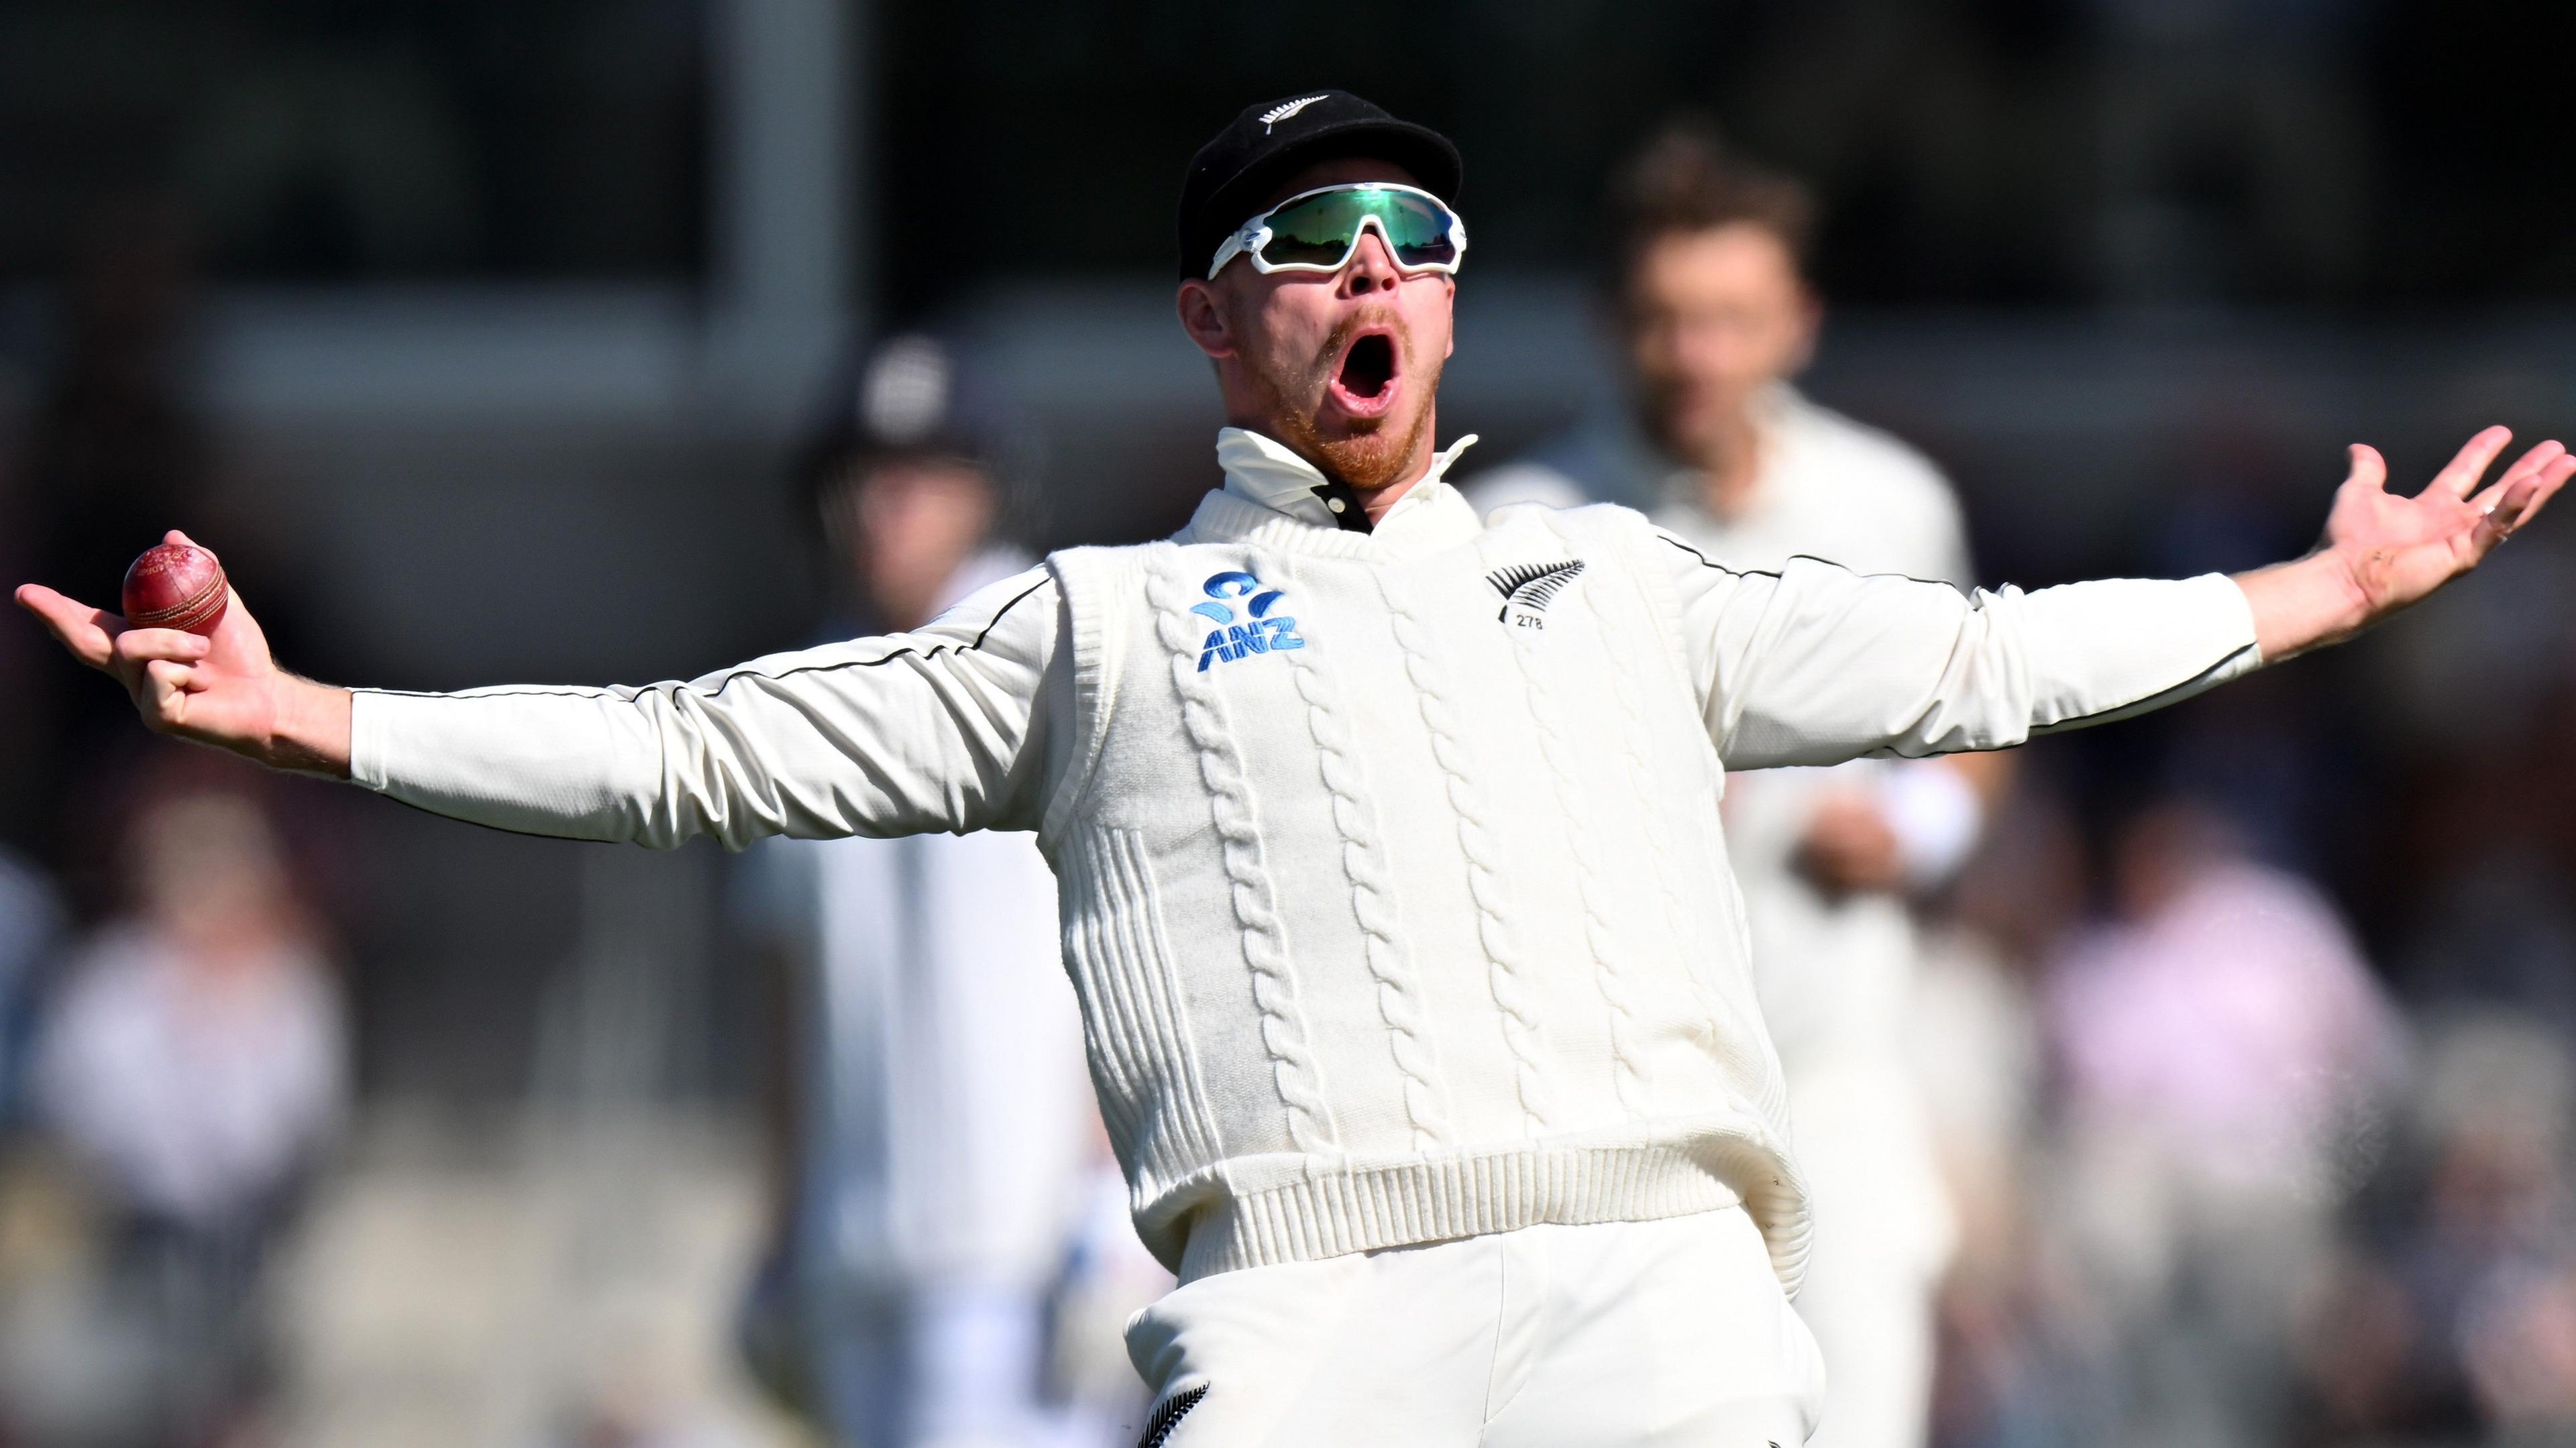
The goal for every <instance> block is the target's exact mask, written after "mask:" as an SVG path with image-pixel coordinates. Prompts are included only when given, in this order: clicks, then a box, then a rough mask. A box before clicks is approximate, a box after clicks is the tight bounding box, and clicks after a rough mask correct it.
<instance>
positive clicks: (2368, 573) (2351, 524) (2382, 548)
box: [2325, 427, 2576, 619]
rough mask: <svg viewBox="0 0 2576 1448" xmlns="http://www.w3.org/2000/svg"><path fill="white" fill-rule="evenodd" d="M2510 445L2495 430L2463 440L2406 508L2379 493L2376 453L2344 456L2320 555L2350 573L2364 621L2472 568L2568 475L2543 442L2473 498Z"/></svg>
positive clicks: (2571, 460)
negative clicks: (2348, 463) (2344, 472)
mask: <svg viewBox="0 0 2576 1448" xmlns="http://www.w3.org/2000/svg"><path fill="white" fill-rule="evenodd" d="M2511 441H2513V434H2512V433H2511V432H2509V431H2507V430H2506V429H2504V428H2501V427H2491V428H2488V429H2487V430H2486V431H2484V432H2481V433H2479V434H2478V435H2477V436H2476V437H2473V438H2470V439H2469V443H2468V446H2466V447H2464V448H2461V449H2460V452H2459V456H2457V457H2455V458H2453V459H2451V465H2450V466H2449V467H2446V468H2444V469H2442V471H2441V472H2439V473H2437V474H2435V475H2434V477H2433V481H2432V484H2431V485H2430V486H2428V487H2427V488H2425V489H2424V491H2422V492H2420V493H2418V494H2416V495H2415V496H2414V497H2411V498H2402V497H2398V496H2396V495H2395V494H2392V493H2390V492H2388V491H2387V487H2386V485H2387V482H2388V464H2387V462H2386V461H2385V460H2384V459H2382V458H2381V457H2380V455H2379V450H2378V449H2377V448H2373V447H2368V446H2365V445H2362V444H2358V443H2356V444H2355V445H2354V446H2353V449H2352V475H2351V476H2350V477H2348V478H2346V479H2345V480H2344V484H2343V486H2342V487H2340V488H2338V489H2336V490H2335V500H2334V510H2333V511H2332V512H2331V513H2329V514H2327V516H2326V536H2325V546H2326V548H2327V550H2328V551H2330V552H2332V553H2334V554H2335V555H2336V556H2337V557H2339V558H2340V559H2342V560H2343V562H2344V563H2345V566H2346V567H2348V568H2349V569H2350V570H2351V572H2352V579H2353V587H2354V590H2355V592H2356V593H2357V594H2358V596H2359V597H2360V599H2361V601H2362V605H2363V606H2364V607H2365V608H2366V609H2368V610H2369V615H2370V617H2371V618H2372V619H2377V618H2380V617H2384V616H2385V615H2387V614H2391V613H2394V612H2396V611H2397V610H2399V609H2401V608H2404V607H2405V606H2406V605H2408V604H2410V603H2413V602H2415V601H2416V600H2417V599H2420V598H2422V597H2423V596H2424V595H2426V594H2428V593H2431V592H2432V591H2433V590H2434V589H2437V588H2439V587H2441V586H2442V585H2443V584H2445V583H2448V582H2450V581H2451V579H2453V578H2454V577H2457V576H2458V575H2460V574H2463V573H2466V572H2468V571H2469V570H2470V569H2472V568H2475V567H2477V566H2478V560H2480V559H2482V558H2484V557H2486V556H2487V554H2488V553H2490V552H2492V551H2493V550H2494V548H2495V546H2496V545H2497V544H2498V543H2501V542H2503V541H2504V540H2505V539H2506V538H2507V537H2509V536H2511V534H2512V533H2513V531H2514V530H2515V529H2516V528H2519V527H2521V526H2522V525H2523V524H2524V523H2527V522H2529V521H2530V520H2531V518H2532V516H2533V515H2534V514H2536V513H2538V512H2539V511H2540V509H2541V506H2542V505H2543V504H2545V503H2547V502H2548V501H2549V498H2550V495H2551V494H2553V493H2556V492H2557V491H2558V489H2559V487H2560V486H2561V485H2563V484H2564V483H2565V482H2566V481H2567V479H2568V477H2569V476H2570V475H2571V474H2576V456H2570V455H2569V454H2568V451H2567V449H2566V448H2564V447H2561V446H2560V445H2558V444H2557V443H2555V442H2544V443H2542V444H2540V445H2539V446H2538V447H2535V448H2533V449H2532V450H2531V451H2529V452H2527V453H2524V454H2523V455H2522V456H2521V458H2520V459H2518V460H2516V461H2515V463H2514V465H2513V466H2512V467H2509V468H2507V469H2505V472H2504V476H2502V477H2500V478H2498V479H2496V480H2495V481H2494V482H2493V483H2490V484H2488V485H2487V487H2486V488H2484V489H2483V490H2479V489H2478V480H2479V479H2480V478H2481V477H2483V476H2485V474H2486V470H2487V469H2488V468H2489V467H2490V466H2492V465H2493V464H2494V462H2495V460H2496V458H2497V456H2498V455H2500V454H2501V453H2503V451H2504V446H2505V444H2506V443H2509V442H2511Z"/></svg>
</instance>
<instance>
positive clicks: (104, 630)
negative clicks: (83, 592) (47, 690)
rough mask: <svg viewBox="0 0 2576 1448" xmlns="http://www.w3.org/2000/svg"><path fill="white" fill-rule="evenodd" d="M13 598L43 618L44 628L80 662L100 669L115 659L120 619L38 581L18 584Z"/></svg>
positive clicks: (121, 622)
mask: <svg viewBox="0 0 2576 1448" xmlns="http://www.w3.org/2000/svg"><path fill="white" fill-rule="evenodd" d="M17 597H18V606H19V607H21V608H24V609H25V610H27V611H28V612H29V613H32V614H34V615H35V616H36V617H38V618H40V619H43V620H44V622H45V627H46V629H48V630H49V631H51V632H52V634H53V636H54V637H55V638H57V639H60V640H62V644H63V647H64V648H67V649H69V650H71V651H72V655H73V657H75V658H77V659H79V660H80V661H81V662H82V663H84V664H87V665H89V666H90V667H91V668H93V669H104V668H107V667H109V666H110V665H111V664H112V663H114V662H115V653H116V636H117V635H118V634H120V633H123V632H124V631H125V620H124V619H122V618H119V617H118V616H117V615H115V614H112V613H109V612H108V611H107V610H105V609H103V608H92V607H90V606H89V605H88V604H85V603H80V602H77V601H75V600H73V599H70V598H66V597H64V596H63V595H62V594H59V593H56V592H55V591H54V590H52V589H50V588H47V587H45V586H44V585H43V584H41V583H28V584H22V585H20V586H19V588H18V595H17Z"/></svg>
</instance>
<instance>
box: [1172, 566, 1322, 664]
mask: <svg viewBox="0 0 2576 1448" xmlns="http://www.w3.org/2000/svg"><path fill="white" fill-rule="evenodd" d="M1203 587H1204V588H1205V590H1206V592H1207V596H1208V597H1209V598H1211V599H1218V600H1226V599H1233V600H1238V601H1240V602H1241V603H1242V605H1243V614H1244V615H1248V617H1243V616H1238V615H1237V614H1236V613H1235V608H1234V604H1233V603H1229V602H1216V603H1201V604H1194V605H1192V606H1191V608H1190V612H1192V613H1195V614H1197V615H1199V616H1200V617H1202V618H1204V619H1206V620H1207V621H1208V622H1210V623H1212V624H1214V625H1216V627H1214V628H1212V629H1210V630H1209V631H1208V636H1207V642H1206V643H1205V644H1202V645H1200V647H1199V672H1200V673H1202V674H1204V673H1206V672H1207V667H1208V665H1210V664H1230V663H1233V662H1234V661H1235V660H1237V659H1239V658H1242V657H1244V656H1246V655H1248V654H1270V653H1281V654H1284V653H1286V652H1287V651H1289V650H1290V649H1302V648H1304V647H1305V646H1306V640H1305V639H1304V638H1303V637H1302V636H1300V635H1299V634H1298V632H1297V620H1295V619H1293V618H1290V617H1288V616H1287V615H1286V614H1283V613H1275V612H1273V610H1275V609H1276V608H1278V607H1279V601H1280V600H1281V599H1283V598H1285V597H1287V595H1286V594H1284V593H1282V592H1280V591H1279V590H1278V589H1275V588H1265V587H1263V586H1262V583H1261V580H1260V579H1258V578H1255V577H1253V576H1252V575H1251V574H1249V573H1220V574H1218V575H1216V576H1215V577H1213V578H1211V579H1209V580H1208V581H1207V582H1206V584H1205V585H1203Z"/></svg>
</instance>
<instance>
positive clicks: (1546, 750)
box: [1520, 635, 1662, 1111]
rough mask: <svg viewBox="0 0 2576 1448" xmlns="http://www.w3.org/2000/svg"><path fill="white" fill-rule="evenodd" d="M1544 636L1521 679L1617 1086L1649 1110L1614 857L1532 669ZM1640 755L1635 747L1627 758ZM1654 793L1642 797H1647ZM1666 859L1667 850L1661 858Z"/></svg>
mask: <svg viewBox="0 0 2576 1448" xmlns="http://www.w3.org/2000/svg"><path fill="white" fill-rule="evenodd" d="M1544 638H1545V635H1539V636H1537V637H1534V638H1531V639H1527V640H1523V641H1522V642H1523V643H1524V645H1525V647H1524V648H1522V649H1521V650H1520V661H1521V669H1522V676H1523V680H1524V682H1525V683H1526V684H1527V686H1528V688H1529V691H1530V723H1531V726H1532V729H1533V731H1534V732H1535V733H1536V734H1537V735H1538V742H1539V750H1540V752H1541V753H1542V754H1543V755H1545V756H1546V758H1547V773H1548V778H1549V780H1550V781H1551V782H1552V783H1553V785H1554V786H1555V790H1556V797H1557V801H1558V808H1559V809H1560V810H1562V811H1563V813H1564V817H1565V825H1566V837H1567V841H1568V843H1569V844H1570V845H1572V847H1573V850H1574V858H1575V861H1576V869H1575V872H1574V882H1575V892H1576V894H1577V896H1578V897H1579V898H1580V899H1581V900H1582V902H1583V948H1584V950H1585V951H1586V953H1588V954H1589V955H1590V956H1591V957H1592V980H1593V983H1594V984H1595V985H1597V986H1598V987H1600V990H1601V1003H1602V1005H1603V1006H1604V1007H1605V1008H1607V1010H1608V1011H1609V1017H1610V1056H1611V1062H1612V1069H1611V1077H1610V1079H1611V1084H1612V1088H1613V1089H1614V1090H1616V1091H1617V1092H1618V1093H1619V1104H1620V1105H1621V1106H1622V1107H1624V1108H1626V1109H1627V1110H1630V1111H1642V1110H1644V1109H1645V1096H1646V1087H1645V1077H1644V1074H1643V1068H1642V1067H1641V1066H1640V1065H1639V1063H1638V1059H1637V1058H1638V1041H1637V1027H1638V1016H1639V1014H1640V1012H1641V1011H1642V1009H1643V1002H1642V1001H1641V1000H1640V999H1639V998H1638V993H1637V983H1636V982H1635V981H1634V980H1632V979H1630V978H1629V975H1628V962H1627V950H1626V949H1625V947H1624V946H1623V945H1622V943H1621V941H1620V938H1619V929H1618V927H1617V925H1616V924H1615V923H1613V922H1612V920H1611V919H1610V911H1609V908H1608V906H1607V905H1606V903H1605V902H1604V901H1603V900H1602V898H1601V879H1600V873H1599V872H1600V871H1601V870H1602V869H1603V868H1605V866H1606V862H1607V859H1608V857H1607V856H1606V855H1604V854H1603V853H1602V851H1601V842H1600V839H1599V837H1598V835H1596V834H1595V833H1594V830H1593V819H1592V817H1593V811H1592V810H1591V809H1589V808H1587V807H1586V804H1585V801H1583V800H1580V799H1577V798H1576V797H1575V794H1574V791H1573V790H1572V789H1570V788H1569V787H1568V786H1569V784H1570V783H1571V782H1572V781H1574V780H1576V779H1579V778H1581V777H1582V773H1581V761H1580V760H1578V759H1577V758H1576V757H1575V751H1574V749H1573V747H1572V746H1571V745H1570V744H1569V743H1567V741H1566V737H1565V729H1566V723H1565V720H1564V719H1563V718H1562V717H1560V716H1561V715H1562V714H1563V713H1564V703H1563V701H1562V700H1560V699H1559V698H1558V697H1557V694H1556V690H1555V689H1554V688H1553V687H1551V685H1550V683H1549V681H1548V677H1547V675H1546V672H1545V671H1544V670H1534V669H1532V668H1530V663H1531V660H1530V650H1529V647H1528V646H1535V645H1538V644H1540V643H1541V642H1542V640H1543V639H1544ZM1627 752H1628V753H1629V754H1630V755H1632V756H1633V755H1634V754H1635V752H1636V751H1635V749H1634V748H1633V746H1632V747H1631V748H1630V749H1629V750H1628V751H1627ZM1648 793H1652V791H1647V792H1641V796H1640V797H1644V795H1645V794H1648ZM1654 853H1656V854H1658V855H1660V854H1661V853H1662V852H1661V851H1656V852H1654Z"/></svg>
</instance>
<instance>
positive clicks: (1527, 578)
mask: <svg viewBox="0 0 2576 1448" xmlns="http://www.w3.org/2000/svg"><path fill="white" fill-rule="evenodd" d="M1582 571H1583V560H1582V559H1580V558H1569V559H1567V560H1565V561H1564V562H1563V563H1516V564H1514V565H1512V566H1511V567H1509V568H1497V569H1495V570H1494V571H1493V572H1491V573H1488V574H1486V575H1485V581H1486V582H1487V583H1490V584H1492V585H1493V586H1494V592H1496V593H1499V594H1501V595H1502V596H1503V606H1502V609H1501V611H1500V612H1498V613H1496V614H1495V615H1494V617H1495V618H1497V619H1500V620H1502V621H1503V622H1505V623H1509V624H1512V625H1514V626H1516V627H1519V628H1545V627H1547V619H1546V618H1545V617H1544V615H1545V614H1546V613H1547V606H1548V605H1549V604H1551V603H1554V602H1556V596H1557V595H1558V594H1560V593H1563V592H1564V591H1565V586H1566V585H1567V584H1569V583H1572V582H1573V581H1574V579H1575V576H1576V575H1577V574H1579V573H1581V572H1582Z"/></svg>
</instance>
